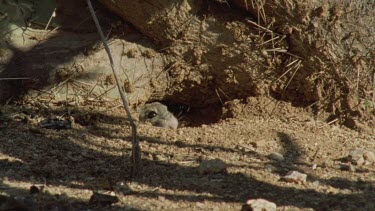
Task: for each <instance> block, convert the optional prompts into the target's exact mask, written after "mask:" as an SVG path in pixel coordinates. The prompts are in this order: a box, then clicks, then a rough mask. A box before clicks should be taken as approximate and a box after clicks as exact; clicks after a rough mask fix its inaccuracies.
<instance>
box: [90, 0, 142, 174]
mask: <svg viewBox="0 0 375 211" xmlns="http://www.w3.org/2000/svg"><path fill="white" fill-rule="evenodd" d="M86 2H87V5H88V7H89V10H90V13H91V16H92V18H93V20H94V22H95V25H96V28H97V29H98V33H99V35H100V39H101V40H102V42H103V45H104V49H105V51H106V52H107V54H108V58H109V62H110V63H111V68H112V71H113V75H114V77H115V79H116V84H117V87H118V90H119V92H120V96H121V100H122V103H123V104H124V108H125V111H126V114H127V116H128V120H129V123H130V125H131V127H132V175H133V176H134V175H135V174H137V173H139V170H140V167H141V148H140V146H139V141H138V137H137V126H136V125H135V124H134V121H133V118H132V116H131V114H130V110H129V105H128V100H127V99H126V95H125V92H124V91H123V90H122V89H121V86H120V80H119V77H118V75H117V70H116V69H115V65H114V63H113V59H112V55H111V51H110V50H109V47H108V45H107V42H106V39H105V37H104V34H103V31H102V29H101V27H100V24H99V21H98V18H97V17H96V15H95V12H94V9H93V7H92V4H91V1H90V0H86Z"/></svg>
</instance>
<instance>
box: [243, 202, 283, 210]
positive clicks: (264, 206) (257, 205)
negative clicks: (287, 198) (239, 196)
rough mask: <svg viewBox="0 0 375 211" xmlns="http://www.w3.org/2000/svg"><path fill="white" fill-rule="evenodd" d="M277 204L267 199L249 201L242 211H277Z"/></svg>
mask: <svg viewBox="0 0 375 211" xmlns="http://www.w3.org/2000/svg"><path fill="white" fill-rule="evenodd" d="M276 208H277V206H276V204H275V203H273V202H270V201H267V200H265V199H249V200H247V202H246V204H244V205H243V206H242V209H241V211H276Z"/></svg>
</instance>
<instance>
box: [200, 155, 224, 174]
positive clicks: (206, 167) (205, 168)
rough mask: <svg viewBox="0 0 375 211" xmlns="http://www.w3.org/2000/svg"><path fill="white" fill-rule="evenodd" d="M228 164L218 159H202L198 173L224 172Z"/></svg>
mask: <svg viewBox="0 0 375 211" xmlns="http://www.w3.org/2000/svg"><path fill="white" fill-rule="evenodd" d="M227 167H228V165H227V164H226V163H225V162H224V161H222V160H220V159H217V158H216V159H211V160H202V162H201V164H200V165H199V170H198V171H199V174H215V173H222V172H225V171H226V169H227Z"/></svg>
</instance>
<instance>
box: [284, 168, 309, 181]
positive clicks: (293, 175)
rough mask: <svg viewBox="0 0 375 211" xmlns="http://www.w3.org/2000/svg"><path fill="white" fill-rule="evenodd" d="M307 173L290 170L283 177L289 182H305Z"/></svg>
mask: <svg viewBox="0 0 375 211" xmlns="http://www.w3.org/2000/svg"><path fill="white" fill-rule="evenodd" d="M306 178H307V175H306V174H302V173H300V172H298V171H290V172H288V173H287V174H286V176H284V177H283V179H284V180H285V181H287V182H295V183H305V182H306Z"/></svg>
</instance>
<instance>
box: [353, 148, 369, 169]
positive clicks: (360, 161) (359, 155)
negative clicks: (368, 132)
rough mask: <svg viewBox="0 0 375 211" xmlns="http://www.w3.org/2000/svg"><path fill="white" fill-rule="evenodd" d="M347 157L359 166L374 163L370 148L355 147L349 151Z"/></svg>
mask: <svg viewBox="0 0 375 211" xmlns="http://www.w3.org/2000/svg"><path fill="white" fill-rule="evenodd" d="M348 158H349V160H350V162H351V163H352V164H354V165H357V166H361V165H366V164H373V163H375V154H374V152H372V151H370V150H366V149H363V148H356V149H353V150H351V151H350V152H349V155H348Z"/></svg>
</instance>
